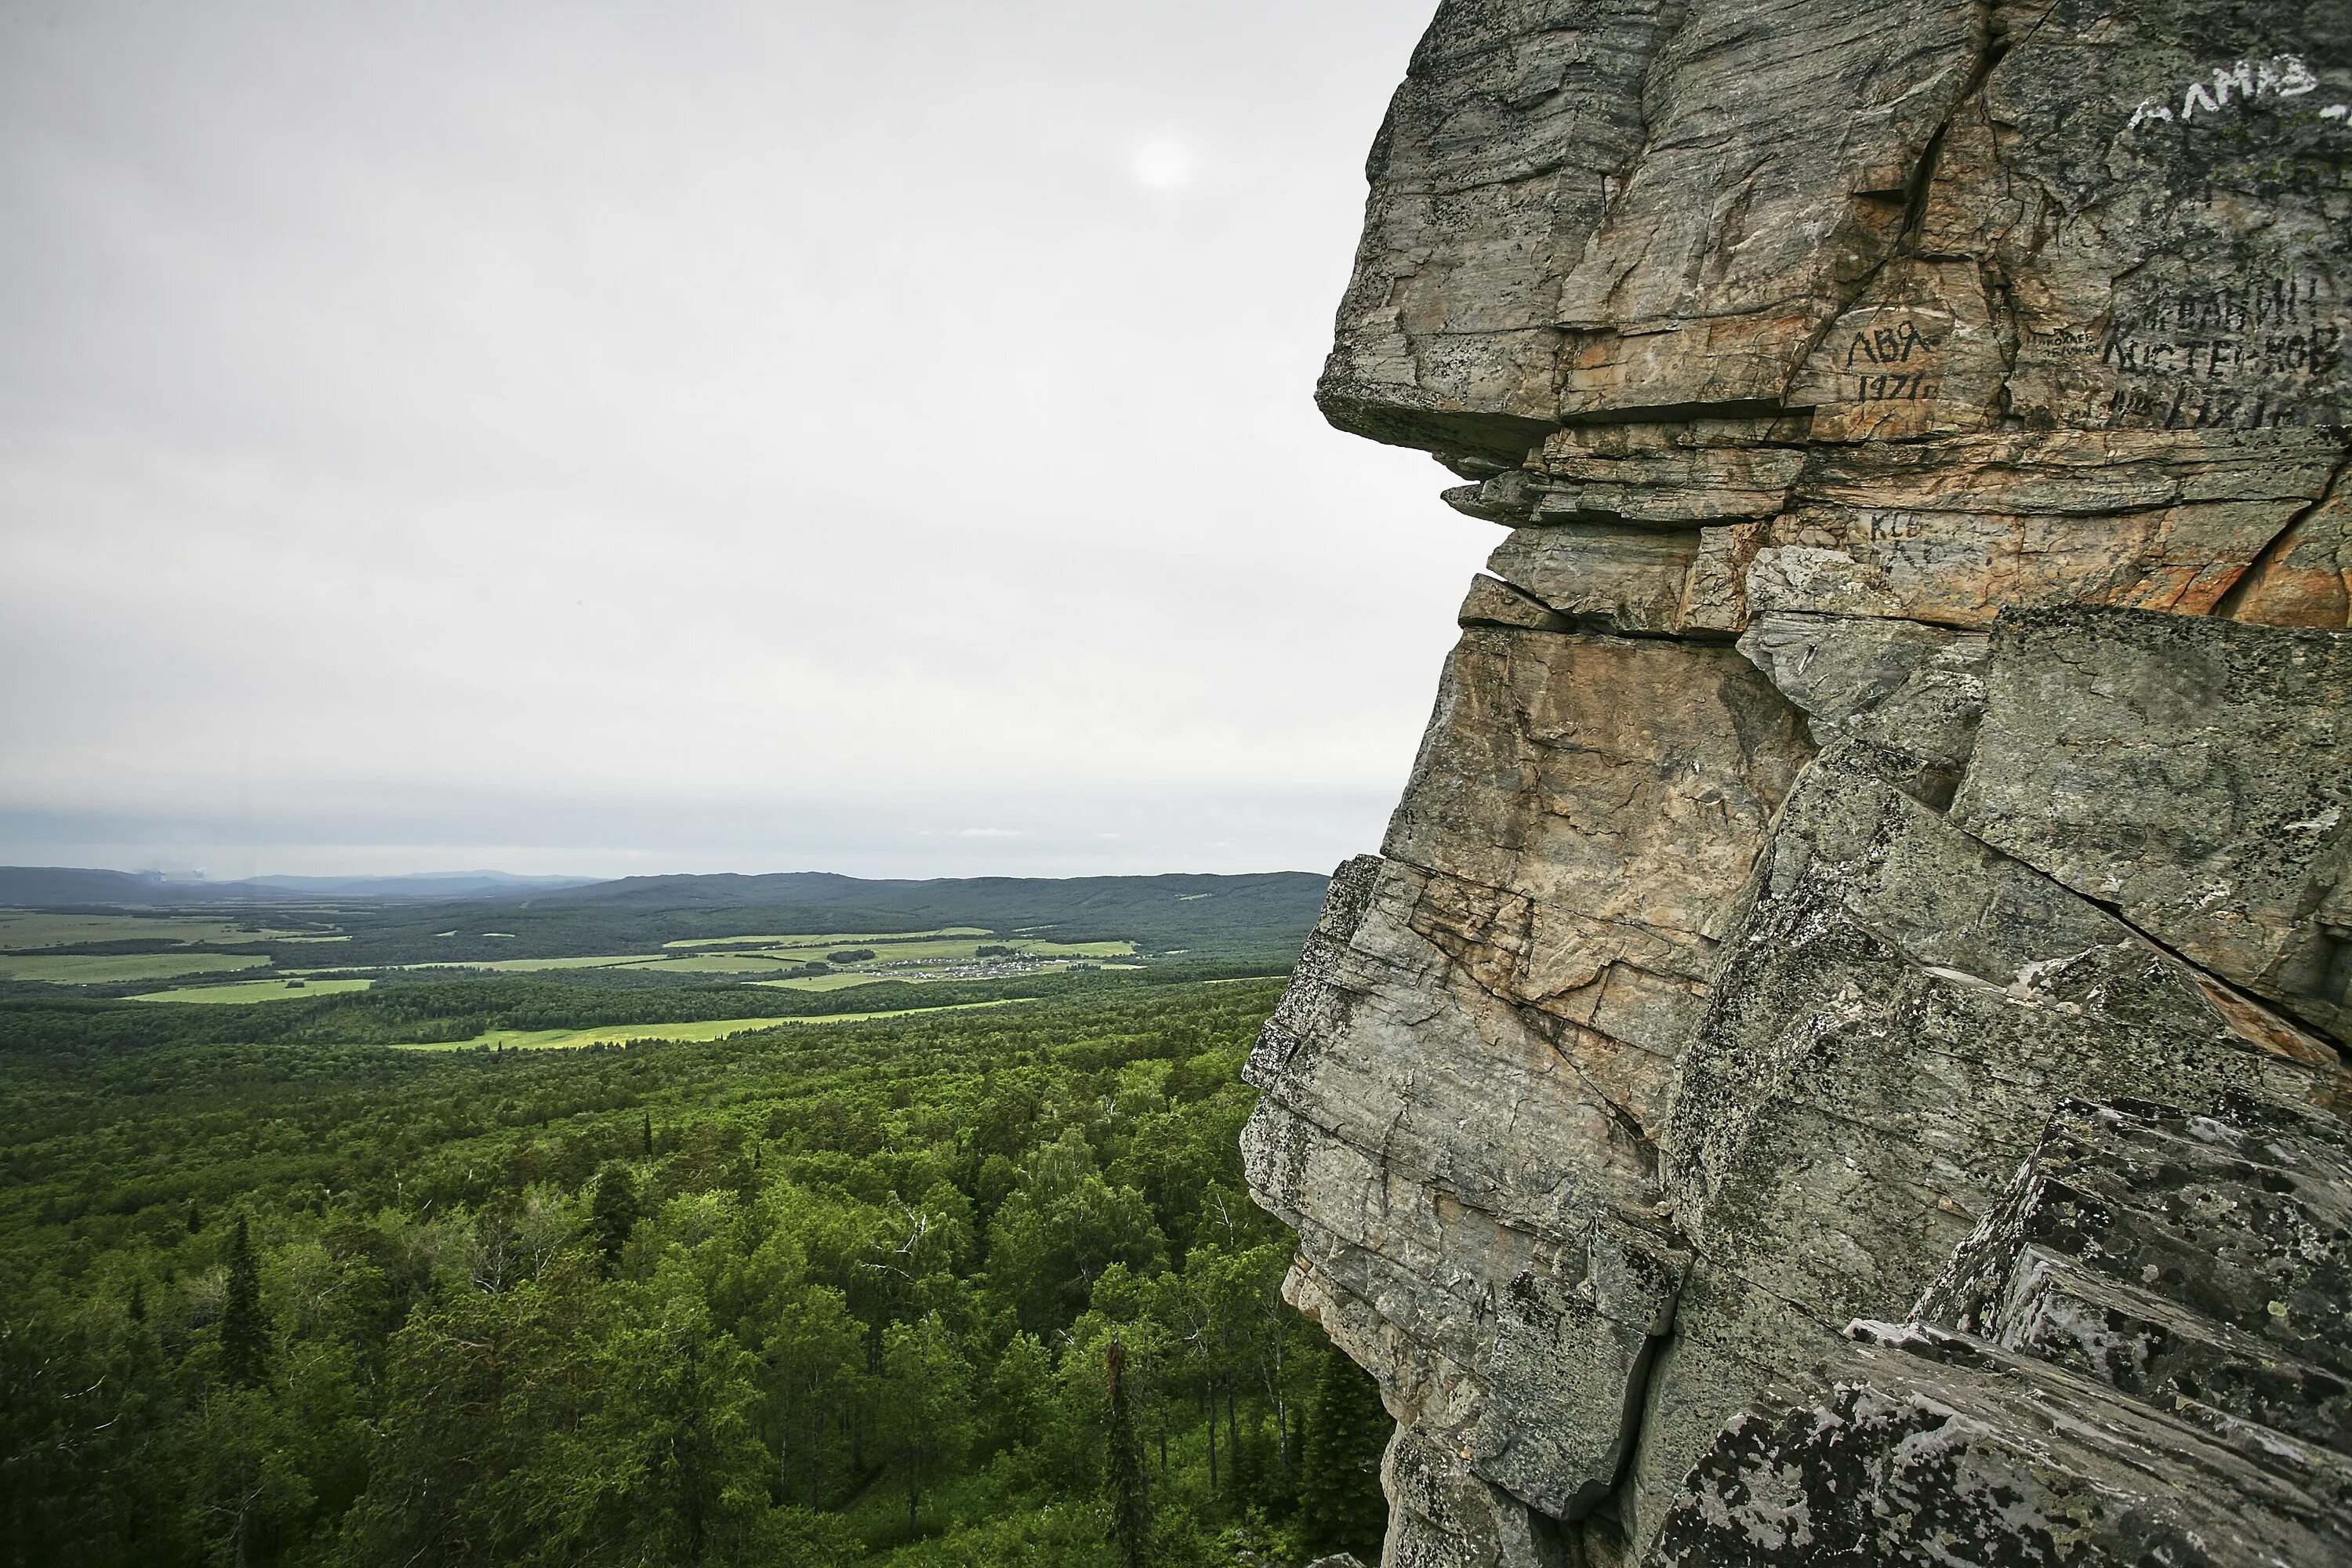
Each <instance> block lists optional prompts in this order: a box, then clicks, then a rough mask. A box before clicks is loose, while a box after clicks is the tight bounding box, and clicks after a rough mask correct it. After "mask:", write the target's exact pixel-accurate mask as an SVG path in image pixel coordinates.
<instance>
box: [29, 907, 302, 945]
mask: <svg viewBox="0 0 2352 1568" xmlns="http://www.w3.org/2000/svg"><path fill="white" fill-rule="evenodd" d="M142 937H143V938H148V939H153V938H158V937H160V938H163V939H164V940H166V941H170V942H297V941H308V942H320V941H327V940H331V939H329V938H326V937H323V936H320V935H317V934H313V933H309V932H300V931H285V930H280V929H277V928H274V927H268V926H257V925H249V924H246V923H243V922H240V921H232V920H223V919H221V918H220V917H219V916H217V915H113V914H50V913H48V912H47V911H45V910H0V950H6V951H9V952H24V951H26V950H27V949H31V948H41V947H71V946H74V945H75V944H77V943H79V942H122V941H125V940H130V939H136V938H142Z"/></svg>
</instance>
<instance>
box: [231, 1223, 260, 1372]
mask: <svg viewBox="0 0 2352 1568" xmlns="http://www.w3.org/2000/svg"><path fill="white" fill-rule="evenodd" d="M220 1344H221V1370H222V1371H223V1372H224V1373H226V1374H227V1376H228V1380H229V1382H231V1383H233V1384H236V1385H237V1386H239V1387H241V1388H251V1387H253V1386H255V1385H257V1384H259V1383H260V1382H261V1379H262V1375H263V1373H264V1372H265V1371H266V1370H267V1369H268V1361H269V1320H268V1318H265V1317H264V1316H262V1313H261V1268H260V1266H259V1265H258V1264H257V1262H256V1261H255V1260H254V1256H253V1228H252V1226H250V1225H248V1224H247V1221H246V1217H245V1215H237V1216H236V1232H235V1233H234V1234H233V1235H231V1236H230V1237H229V1243H228V1301H227V1304H226V1306H225V1307H224V1308H223V1309H222V1311H221V1328H220Z"/></svg>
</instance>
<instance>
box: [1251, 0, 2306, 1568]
mask: <svg viewBox="0 0 2352 1568" xmlns="http://www.w3.org/2000/svg"><path fill="white" fill-rule="evenodd" d="M1368 172H1369V175H1370V184H1371V194H1370V202H1369V205H1368V207H1367V211H1366V219H1365V226H1364V236H1363V240H1362V244H1361V246H1360V249H1359V252H1358V255H1357V258H1356V264H1355V270H1354V276H1353V278H1352V279H1351V281H1350V283H1349V289H1348V291H1347V294H1346V296H1345V298H1344V300H1342V302H1341V305H1340V309H1339V325H1338V333H1337V341H1336V343H1335V346H1334V348H1333V350H1332V353H1331V356H1330V360H1329V363H1328V366H1327V368H1326V371H1325V374H1324V376H1323V380H1322V383H1321V384H1320V386H1319V388H1318V401H1319V403H1320V405H1321V406H1322V408H1323V410H1324V412H1325V414H1326V415H1327V416H1328V418H1329V419H1330V420H1331V421H1332V422H1333V423H1334V424H1335V425H1337V426H1339V427H1340V428H1342V429H1344V430H1348V431H1350V432H1353V433H1356V434H1359V435H1362V436H1366V437H1371V438H1373V439H1376V440H1381V441H1388V442H1393V443H1398V444H1402V445H1407V446H1412V447H1422V448H1424V449H1426V450H1428V451H1430V452H1432V453H1433V454H1434V455H1435V456H1436V457H1437V458H1438V459H1439V460H1440V461H1441V462H1442V463H1443V464H1444V465H1445V467H1446V468H1449V469H1451V470H1452V471H1453V473H1454V475H1455V476H1456V477H1457V479H1458V481H1459V482H1458V483H1456V484H1455V485H1454V486H1453V488H1450V489H1446V490H1445V492H1444V495H1445V500H1447V501H1448V502H1450V503H1451V504H1452V505H1453V506H1454V508H1456V509H1457V510H1461V511H1463V512H1466V513H1468V514H1469V515H1470V516H1472V517H1475V518H1478V519H1482V520H1485V521H1488V522H1490V523H1493V524H1496V525H1499V526H1500V527H1502V528H1504V529H1506V530H1507V533H1506V534H1505V535H1504V536H1503V538H1502V540H1501V542H1499V544H1498V545H1497V547H1496V550H1495V552H1494V555H1493V557H1492V559H1491V560H1490V561H1489V563H1488V574H1486V575H1482V576H1480V577H1478V578H1477V579H1476V580H1475V581H1474V582H1473V583H1472V584H1471V585H1470V588H1469V592H1468V594H1467V595H1466V597H1465V599H1464V601H1463V605H1462V609H1461V615H1460V619H1461V622H1462V626H1463V635H1462V640H1461V642H1460V644H1459V645H1458V646H1457V647H1456V648H1455V650H1454V654H1453V656H1452V657H1451V658H1450V659H1449V660H1448V661H1447V664H1446V667H1445V668H1444V672H1443V674H1442V676H1441V678H1440V681H1439V689H1438V697H1437V703H1436V710H1435V712H1434V714H1433V717H1432V719H1431V721H1430V726H1429V731H1428V733H1427V736H1426V737H1425V739H1424V740H1423V745H1422V749H1421V753H1420V755H1419V757H1418V759H1417V760H1416V762H1415V764H1414V768H1413V772H1412V781H1411V783H1410V784H1409V785H1408V787H1407V789H1406V793H1405V795H1404V798H1403V800H1402V802H1401V803H1400V804H1399V805H1398V807H1397V810H1396V814H1395V816H1394V817H1393V819H1392V821H1391V825H1390V828H1389V832H1388V837H1387V839H1386V841H1385V843H1384V844H1383V845H1382V847H1381V855H1380V856H1378V857H1377V858H1374V857H1367V858H1361V859H1359V860H1356V861H1352V862H1350V863H1349V865H1347V866H1345V867H1343V868H1341V869H1340V871H1339V875H1338V876H1337V877H1336V878H1335V879H1334V881H1333V884H1332V890H1331V895H1330V901H1329V904H1328V907H1327V909H1326V910H1325V911H1324V915H1323V919H1322V921H1321V924H1320V925H1319V926H1318V929H1317V931H1316V932H1315V935H1314V936H1313V938H1312V939H1311V940H1310V942H1308V944H1307V951H1306V952H1305V953H1304V954H1303V955H1302V958H1301V962H1300V965H1299V968H1298V971H1297V977H1296V979H1295V980H1294V983H1293V984H1292V986H1291V988H1290V991H1289V994H1287V996H1286V998H1285V1000H1284V1002H1283V1004H1282V1006H1281V1008H1280V1010H1279V1011H1278V1012H1277V1013H1276V1016H1275V1017H1274V1018H1273V1020H1272V1021H1271V1022H1270V1023H1269V1024H1268V1025H1267V1026H1266V1029H1265V1035H1264V1037H1263V1038H1262V1039H1261V1041H1260V1043H1259V1046H1258V1048H1257V1050H1256V1052H1255V1055H1254V1057H1253V1058H1252V1063H1251V1076H1252V1079H1253V1081H1254V1082H1255V1083H1256V1084H1257V1085H1258V1086H1259V1087H1260V1088H1261V1089H1263V1090H1264V1091H1265V1095H1264V1100H1263V1101H1262V1104H1261V1107H1260V1109H1259V1110H1258V1112H1257V1114H1256V1116H1255V1119H1254V1120H1253V1121H1252V1122H1251V1124H1250V1126H1249V1128H1248V1130H1247V1131H1246V1132H1245V1134H1244V1155H1245V1157H1246V1160H1247V1162H1248V1166H1249V1171H1250V1177H1251V1181H1252V1184H1253V1186H1254V1188H1255V1193H1256V1195H1257V1197H1258V1199H1259V1201H1260V1202H1262V1203H1263V1204H1265V1205H1266V1206H1267V1207H1268V1208H1269V1209H1270V1210H1272V1211H1273V1212H1274V1213H1276V1215H1280V1216H1281V1217H1282V1218H1283V1219H1284V1220H1286V1222H1288V1223H1289V1224H1290V1225H1291V1226H1294V1227H1295V1228H1296V1229H1297V1232H1298V1237H1299V1255H1298V1259H1297V1266H1296V1268H1294V1270H1293V1272H1292V1276H1291V1279H1290V1281H1289V1286H1288V1289H1289V1293H1290V1295H1291V1298H1292V1300H1294V1301H1295V1302H1297V1304H1298V1305H1299V1306H1300V1307H1301V1308H1302V1309H1303V1310H1307V1312H1309V1313H1311V1314H1313V1315H1314V1316H1315V1317H1316V1318H1317V1319H1318V1321H1321V1322H1322V1324H1323V1325H1324V1326H1325V1328H1326V1329H1327V1330H1328V1331H1329V1332H1330V1333H1331V1335H1332V1337H1333V1338H1334V1340H1335V1341H1336V1342H1338V1343H1339V1344H1340V1345H1341V1346H1342V1347H1343V1348H1344V1349H1345V1350H1347V1352H1349V1354H1350V1355H1352V1356H1353V1357H1355V1358H1356V1359H1357V1360H1358V1361H1359V1362H1360V1363H1363V1364H1364V1365H1365V1366H1366V1367H1367V1368H1369V1369H1370V1371H1372V1372H1373V1373H1375V1374H1377V1375H1378V1377H1379V1378H1380V1380H1381V1387H1382V1391H1383V1394H1384V1396H1385V1398H1386V1400H1387V1402H1388V1405H1389V1408H1390V1411H1391V1414H1392V1415H1394V1416H1395V1417H1396V1419H1397V1422H1398V1430H1397V1436H1396V1438H1395V1440H1394V1441H1393V1443H1392V1444H1391V1447H1390V1450H1389V1455H1388V1459H1387V1464H1386V1468H1385V1472H1384V1480H1385V1483H1386V1485H1387V1488H1388V1491H1389V1496H1390V1500H1391V1521H1390V1530H1389V1540H1388V1549H1387V1561H1388V1563H1390V1564H1391V1568H1423V1565H1424V1564H1428V1565H1435V1564H1441V1563H1443V1564H1449V1565H1460V1568H1472V1565H1478V1568H1485V1565H1489V1564H1492V1565H1496V1568H1502V1565H1511V1568H1517V1565H1521V1564H1543V1565H1546V1568H1570V1565H1581V1564H1591V1565H1594V1568H1601V1565H1614V1564H1622V1563H1677V1564H1694V1565H1696V1564H1714V1563H1806V1562H1854V1563H1873V1562H1919V1563H1951V1562H1981V1563H2010V1562H2017V1563H2045V1562H2046V1563H2106V1562H2139V1561H2151V1562H2157V1561H2160V1562H2167V1563H2229V1564H2236V1563H2249V1564H2251V1563H2295V1564H2309V1563H2352V1517H2347V1516H2348V1515H2352V1425H2347V1423H2352V1394H2347V1379H2352V1355H2347V1352H2345V1351H2344V1349H2343V1348H2342V1347H2344V1346H2345V1345H2347V1343H2352V1300H2348V1299H2347V1297H2348V1296H2352V1282H2348V1281H2347V1272H2346V1270H2347V1267H2352V1261H2347V1260H2352V1137H2348V1136H2347V1130H2346V1123H2345V1121H2344V1118H2345V1116H2346V1115H2347V1108H2352V1075H2347V1068H2346V1060H2345V1053H2346V1051H2347V1049H2352V713H2348V712H2347V697H2352V630H2347V628H2352V500H2347V489H2346V479H2345V466H2346V460H2347V454H2352V441H2348V440H2347V431H2346V428H2345V427H2346V425H2347V421H2352V355H2347V342H2346V334H2347V328H2352V299H2347V288H2352V260H2347V243H2346V239H2345V236H2346V234H2347V220H2352V5H2347V4H2345V3H2344V0H2300V3H2299V0H2237V3H2236V4H2233V5H2187V4H2182V3H2179V0H2140V3H2137V4H2135V5H2131V6H2125V7H2119V6H2115V5H2093V4H2091V3H2090V0H2034V3H2032V4H2021V3H2017V0H1990V3H1963V0H1869V3H1867V4H1865V3H1864V0H1446V3H1445V4H1444V5H1441V6H1440V8H1439V10H1438V13H1437V16H1436V18H1435V20H1434V21H1433V23H1432V24H1431V26H1430V28H1429V31H1428V34H1427V36H1426V37H1424V38H1423V41H1422V43H1421V45H1420V47H1419V48H1418V49H1417V50H1416V51H1415V53H1414V56H1413V58H1412V63H1411V65H1410V68H1409V69H1408V72H1407V75H1406V79H1405V81H1404V83H1403V85H1402V87H1401V88H1400V89H1398V91H1397V93H1396V96H1395V99H1394V100H1393V102H1392V104H1391V108H1390V110H1389V114H1388V118H1387V121H1386V122H1385V123H1384V124H1383V125H1382V126H1381V130H1380V132H1379V135H1378V137H1377V139H1376V141H1375V142H1374V145H1373V150H1372V154H1371V158H1370V165H1369V171H1368Z"/></svg>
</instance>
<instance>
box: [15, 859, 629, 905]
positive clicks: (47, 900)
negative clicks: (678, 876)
mask: <svg viewBox="0 0 2352 1568" xmlns="http://www.w3.org/2000/svg"><path fill="white" fill-rule="evenodd" d="M594 880H595V879H593V878H592V877H520V876H517V875H515V874H514V873H513V872H511V871H421V872H414V873H411V874H408V875H405V876H398V877H251V878H247V879H244V880H241V881H231V882H201V881H181V880H178V879H173V878H167V877H165V876H164V875H163V873H162V872H160V871H109V870H100V869H97V868H87V867H70V866H0V904H10V905H16V906H19V907H30V908H45V909H46V908H58V907H67V908H72V907H79V906H84V905H112V904H131V905H138V906H142V907H150V908H152V907H168V906H173V905H180V904H223V903H256V902H258V903H284V902H285V901H286V900H288V899H289V898H295V899H319V898H325V899H400V900H450V899H473V900H478V899H509V898H529V897H530V896H531V895H533V894H538V893H546V892H552V891H556V890H559V889H567V888H581V887H586V886H588V885H589V884H591V883H592V882H593V881H594Z"/></svg>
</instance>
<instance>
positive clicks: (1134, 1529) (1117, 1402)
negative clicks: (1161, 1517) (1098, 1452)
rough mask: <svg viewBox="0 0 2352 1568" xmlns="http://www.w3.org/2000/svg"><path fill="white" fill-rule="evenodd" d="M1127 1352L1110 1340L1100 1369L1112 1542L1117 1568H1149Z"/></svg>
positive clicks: (1147, 1508)
mask: <svg viewBox="0 0 2352 1568" xmlns="http://www.w3.org/2000/svg"><path fill="white" fill-rule="evenodd" d="M1126 1360H1127V1352H1126V1351H1125V1349H1124V1347H1122V1346H1121V1345H1120V1344H1119V1342H1118V1341H1117V1340H1115V1339H1114V1340H1113V1341H1111V1342H1110V1344H1109V1345H1108V1347H1107V1348H1106V1349H1105V1350H1104V1352H1103V1368H1104V1371H1105V1372H1106V1373H1108V1374H1109V1378H1110V1455H1109V1458H1110V1463H1109V1464H1108V1467H1107V1468H1108V1478H1107V1479H1108V1482H1109V1487H1110V1535H1111V1542H1112V1544H1113V1545H1115V1546H1116V1547H1117V1548H1118V1561H1119V1568H1148V1565H1149V1564H1150V1563H1152V1562H1153V1561H1154V1560H1155V1558H1154V1553H1153V1552H1152V1548H1151V1500H1150V1497H1149V1496H1148V1495H1147V1494H1146V1493H1145V1491H1144V1479H1143V1444H1142V1442H1141V1441H1140V1440H1139V1438H1138V1437H1137V1436H1136V1433H1135V1413H1134V1412H1133V1411H1132V1410H1131V1409H1129V1406H1128V1403H1127V1380H1126V1378H1125V1377H1124V1376H1123V1375H1122V1373H1124V1371H1125V1365H1126Z"/></svg>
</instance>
